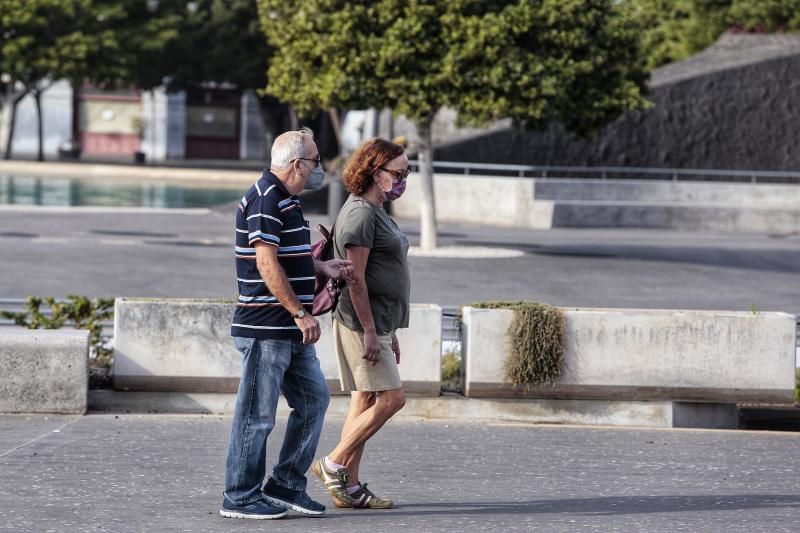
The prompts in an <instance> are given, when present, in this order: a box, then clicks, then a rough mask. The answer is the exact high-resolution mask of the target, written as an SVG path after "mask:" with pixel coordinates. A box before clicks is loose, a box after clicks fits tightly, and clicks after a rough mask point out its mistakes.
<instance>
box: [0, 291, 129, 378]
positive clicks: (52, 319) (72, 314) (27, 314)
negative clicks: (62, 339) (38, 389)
mask: <svg viewBox="0 0 800 533" xmlns="http://www.w3.org/2000/svg"><path fill="white" fill-rule="evenodd" d="M43 303H44V304H46V305H47V306H48V307H50V316H49V317H48V316H45V315H44V314H42V312H41V311H40V307H41V305H42V304H43ZM26 304H27V306H28V309H27V310H26V311H22V312H19V313H13V312H10V311H0V316H2V317H3V318H7V319H11V320H13V321H14V323H15V324H17V325H18V326H22V327H25V328H29V329H59V328H61V327H63V326H64V325H66V324H71V325H72V326H74V327H75V329H87V330H89V359H90V361H91V363H92V366H96V367H108V366H109V365H110V364H111V355H112V353H113V350H112V349H111V348H110V347H109V346H106V344H105V343H104V342H103V339H102V337H101V336H100V333H101V332H102V329H103V326H102V324H103V322H105V321H106V320H108V319H110V318H111V315H112V313H113V308H114V300H113V299H105V298H98V299H95V300H90V299H89V298H87V297H85V296H75V295H74V294H72V295H69V296H67V299H66V300H65V301H63V302H57V301H56V300H55V298H53V297H49V296H48V297H47V298H38V297H35V296H30V297H28V299H27V300H26Z"/></svg>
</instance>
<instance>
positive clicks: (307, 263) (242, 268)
mask: <svg viewBox="0 0 800 533" xmlns="http://www.w3.org/2000/svg"><path fill="white" fill-rule="evenodd" d="M258 241H261V242H264V243H266V244H270V245H272V246H275V247H276V248H277V249H278V262H279V263H280V265H281V267H282V268H283V270H284V272H285V273H286V277H287V278H288V279H289V283H290V284H291V286H292V290H294V293H295V294H296V295H297V298H298V299H299V300H300V302H301V303H302V304H303V307H304V308H305V310H306V312H308V313H310V312H311V308H312V304H313V302H314V282H315V279H316V277H315V274H314V258H313V257H311V228H310V227H309V224H308V221H307V220H306V219H305V218H303V211H302V209H301V208H300V201H299V200H298V199H297V197H296V196H293V195H291V194H289V192H288V191H287V190H286V188H285V187H284V186H283V183H281V181H280V180H279V179H278V178H277V177H276V176H275V175H274V174H272V173H271V172H269V170H265V171H264V174H263V175H262V176H261V178H259V180H258V181H257V182H256V183H255V184H254V185H253V186H252V187H250V189H249V190H248V191H247V193H246V194H245V195H244V197H242V200H241V202H239V209H238V210H237V212H236V278H237V281H238V284H239V301H238V303H237V306H236V313H235V314H234V316H233V325H232V327H231V335H233V336H234V337H255V338H257V339H275V338H292V339H302V338H303V334H302V332H301V331H300V328H298V327H297V325H296V324H295V322H294V319H293V318H292V315H291V314H290V313H289V311H287V310H286V309H285V308H284V307H283V305H281V303H280V302H279V301H278V299H277V298H275V297H274V296H273V295H272V293H270V292H269V289H268V288H267V284H266V283H264V280H263V279H262V278H261V274H260V273H259V272H258V268H257V267H256V249H255V247H254V244H255V243H256V242H258Z"/></svg>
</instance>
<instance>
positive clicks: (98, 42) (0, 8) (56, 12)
mask: <svg viewBox="0 0 800 533" xmlns="http://www.w3.org/2000/svg"><path fill="white" fill-rule="evenodd" d="M90 8H91V0H27V1H25V2H19V1H18V0H0V27H2V33H0V74H2V75H3V77H4V78H5V80H4V81H5V82H6V83H7V84H8V86H9V87H11V91H10V93H9V94H7V97H6V98H5V99H4V102H3V104H4V106H5V107H7V109H6V110H5V113H6V115H7V117H8V123H9V125H8V134H7V135H8V137H7V141H6V143H7V144H6V152H5V157H6V159H9V158H10V157H11V143H12V139H13V129H14V122H15V115H16V108H17V105H18V104H19V102H20V101H21V100H22V99H23V98H24V97H25V96H26V95H28V94H31V95H33V98H34V102H35V105H36V112H37V132H38V139H39V149H38V159H39V160H40V161H41V160H43V159H44V154H43V147H42V133H43V132H42V114H41V98H42V93H43V92H44V91H45V90H47V88H49V87H50V85H51V84H52V83H53V82H55V81H57V80H59V79H63V78H67V79H77V78H80V77H82V76H83V73H84V72H85V69H86V66H87V65H88V64H90V60H89V58H90V57H91V55H92V53H93V52H94V51H96V50H101V51H104V50H105V48H106V47H111V48H114V47H115V41H114V39H113V32H111V31H105V32H102V33H99V34H96V35H88V34H86V33H84V32H83V31H82V30H81V28H82V27H83V26H84V25H85V24H87V23H89V21H90V18H89V17H90V15H91V9H90Z"/></svg>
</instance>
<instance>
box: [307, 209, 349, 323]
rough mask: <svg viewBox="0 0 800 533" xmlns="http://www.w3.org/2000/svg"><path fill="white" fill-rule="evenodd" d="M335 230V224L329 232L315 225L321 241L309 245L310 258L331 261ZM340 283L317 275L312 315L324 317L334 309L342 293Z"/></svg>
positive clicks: (319, 225) (323, 275) (322, 275)
mask: <svg viewBox="0 0 800 533" xmlns="http://www.w3.org/2000/svg"><path fill="white" fill-rule="evenodd" d="M335 229H336V224H334V225H333V226H332V227H331V230H330V231H328V230H327V228H325V226H323V225H322V224H318V225H317V231H319V232H320V233H321V234H322V239H320V240H318V241H317V242H315V243H314V244H312V245H311V256H312V257H313V258H314V259H315V260H316V261H329V260H331V259H333V232H334V231H335ZM341 283H342V282H340V281H336V280H333V279H331V278H329V277H328V276H326V275H325V274H317V282H316V285H315V287H314V305H313V307H312V310H311V314H312V315H314V316H318V315H324V314H325V313H328V312H330V311H333V310H334V309H336V302H338V301H339V294H340V293H341V292H342V288H341Z"/></svg>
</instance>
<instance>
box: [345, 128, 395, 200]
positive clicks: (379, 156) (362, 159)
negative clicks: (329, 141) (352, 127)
mask: <svg viewBox="0 0 800 533" xmlns="http://www.w3.org/2000/svg"><path fill="white" fill-rule="evenodd" d="M403 152H405V150H403V147H402V146H400V145H398V144H395V143H393V142H391V141H387V140H386V139H381V138H379V137H375V138H373V139H368V140H367V141H365V142H364V144H362V145H361V146H359V147H358V149H357V150H356V151H355V152H353V155H352V156H351V157H350V160H349V161H347V164H346V165H345V167H344V172H343V174H342V181H343V182H344V186H345V188H346V189H347V190H348V192H350V193H352V194H356V195H361V194H364V192H365V191H366V190H367V189H368V188H369V186H370V185H372V182H373V181H374V179H373V177H372V176H373V174H375V172H376V171H377V170H378V169H379V168H380V167H382V166H383V165H385V164H386V163H388V162H389V161H391V160H392V159H394V158H395V157H398V156H400V155H402V154H403Z"/></svg>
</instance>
